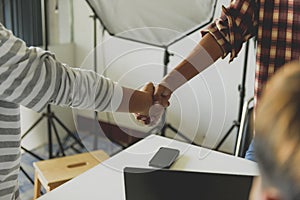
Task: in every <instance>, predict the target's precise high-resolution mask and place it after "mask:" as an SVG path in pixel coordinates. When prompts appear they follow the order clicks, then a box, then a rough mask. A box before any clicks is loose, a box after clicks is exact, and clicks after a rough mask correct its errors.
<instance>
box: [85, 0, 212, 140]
mask: <svg viewBox="0 0 300 200" xmlns="http://www.w3.org/2000/svg"><path fill="white" fill-rule="evenodd" d="M86 1H87V3H88V5H89V6H90V7H91V9H92V10H93V12H94V16H95V18H97V19H99V21H100V23H101V25H102V26H103V28H104V30H106V31H107V32H108V33H109V35H111V36H114V37H117V38H121V39H124V40H128V41H133V42H137V43H141V44H146V45H149V46H154V47H159V48H163V49H164V60H163V63H164V71H163V76H165V75H166V74H167V73H168V64H169V62H170V56H172V55H173V54H171V53H170V52H169V51H168V48H169V47H170V46H171V45H173V44H175V43H176V42H178V41H180V40H182V39H183V38H185V37H187V36H189V35H191V34H192V33H194V32H196V31H197V30H199V29H201V28H203V27H205V26H206V25H208V24H209V23H211V22H212V21H213V17H214V13H215V8H216V5H217V1H214V3H213V11H212V15H211V18H210V19H209V20H208V21H207V22H206V23H204V24H201V25H198V26H196V27H194V28H193V29H191V30H189V31H187V32H186V33H185V34H182V35H181V36H180V37H177V38H175V40H173V41H172V42H169V43H168V44H167V45H166V44H163V45H158V44H156V43H151V42H149V41H142V40H138V39H136V38H130V37H126V36H125V37H124V36H122V35H118V34H114V33H113V32H111V31H110V30H109V29H108V28H107V27H106V25H105V23H104V22H103V20H102V19H101V18H100V17H99V16H98V15H97V12H96V11H95V8H94V7H93V5H92V4H91V2H90V1H89V0H86ZM94 32H95V31H94ZM165 120H166V112H165V113H164V114H163V116H162V120H161V123H160V124H159V125H158V126H157V127H154V128H153V129H152V130H150V131H149V133H152V132H154V131H156V130H160V132H161V135H163V136H165V133H166V129H167V128H169V129H170V130H172V131H173V132H175V133H177V134H178V135H179V136H180V137H182V138H183V139H184V140H186V141H187V142H188V143H191V144H195V143H194V142H193V141H192V140H191V139H189V138H188V137H186V136H185V135H184V134H182V133H180V132H179V131H178V130H177V129H176V128H174V127H173V126H172V125H171V124H170V123H165Z"/></svg>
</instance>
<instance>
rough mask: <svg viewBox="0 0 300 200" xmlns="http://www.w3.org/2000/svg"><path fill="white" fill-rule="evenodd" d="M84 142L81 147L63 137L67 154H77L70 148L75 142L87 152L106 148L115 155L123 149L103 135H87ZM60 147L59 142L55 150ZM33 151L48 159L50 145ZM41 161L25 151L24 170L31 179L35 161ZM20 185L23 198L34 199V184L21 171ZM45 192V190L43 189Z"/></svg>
mask: <svg viewBox="0 0 300 200" xmlns="http://www.w3.org/2000/svg"><path fill="white" fill-rule="evenodd" d="M81 141H82V143H83V144H84V147H83V148H82V147H80V146H79V145H78V144H74V140H73V139H72V138H68V137H66V138H64V139H63V146H64V149H65V150H64V152H65V154H66V155H72V154H75V153H76V151H74V150H73V149H72V148H70V145H72V144H74V145H73V147H74V149H76V150H77V151H80V152H86V151H92V150H95V149H102V150H104V151H105V152H106V153H107V154H108V155H110V156H111V155H113V154H115V153H117V152H119V151H120V150H122V147H121V146H119V145H116V144H114V143H112V142H111V141H109V140H108V139H107V138H104V137H103V136H99V137H97V138H96V137H95V136H94V135H86V136H85V137H84V138H81ZM58 149H59V145H58V144H54V145H53V152H57V151H58ZM32 152H33V153H35V154H37V155H38V156H40V157H42V158H44V159H47V158H48V155H49V153H48V145H45V146H41V147H39V148H37V149H34V150H33V151H32ZM36 161H39V160H38V159H36V158H35V157H33V156H32V155H30V154H29V153H23V154H22V157H21V167H22V168H23V169H24V171H25V172H26V173H27V174H28V175H29V177H30V178H31V180H34V169H33V162H36ZM19 186H20V196H21V199H22V200H32V198H33V184H32V183H31V182H30V180H29V179H28V178H27V177H26V176H25V174H24V173H23V172H20V174H19ZM43 192H45V191H43Z"/></svg>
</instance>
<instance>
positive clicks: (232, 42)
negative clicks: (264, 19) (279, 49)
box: [201, 0, 258, 62]
mask: <svg viewBox="0 0 300 200" xmlns="http://www.w3.org/2000/svg"><path fill="white" fill-rule="evenodd" d="M257 12H258V8H257V4H256V1H255V0H232V1H231V3H230V5H229V7H228V8H225V7H224V6H222V15H221V17H220V18H218V19H216V20H215V21H214V22H213V23H212V24H211V25H209V26H208V27H207V28H206V29H205V30H203V31H201V34H202V36H203V35H205V34H207V33H210V34H211V35H212V36H213V37H214V38H215V39H216V41H217V42H218V44H219V45H220V46H221V48H222V50H223V52H224V54H223V58H225V57H226V56H227V55H228V54H229V53H230V54H231V55H230V61H229V62H231V61H232V60H233V59H234V58H235V57H236V56H237V54H238V53H239V51H240V50H241V48H242V45H243V42H245V41H247V40H248V39H249V38H251V37H252V36H254V35H256V32H257V24H258V13H257Z"/></svg>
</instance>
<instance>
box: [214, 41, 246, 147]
mask: <svg viewBox="0 0 300 200" xmlns="http://www.w3.org/2000/svg"><path fill="white" fill-rule="evenodd" d="M248 52H249V40H248V41H247V42H246V49H245V57H244V67H243V72H242V74H243V77H242V82H241V84H239V86H238V91H239V94H240V102H239V110H238V119H237V120H234V121H233V124H232V126H231V127H230V128H229V130H228V131H227V132H226V133H225V135H224V137H223V138H222V139H221V140H220V142H219V143H218V144H217V145H216V148H215V150H219V148H220V147H221V146H222V144H223V143H224V142H225V140H226V139H227V137H228V136H229V135H230V133H231V132H232V131H233V130H234V128H237V133H238V132H239V129H240V124H241V119H242V113H243V105H244V99H245V89H246V87H245V84H246V75H247V65H248ZM235 141H236V142H235V145H234V151H233V152H236V148H237V142H238V134H237V136H236V140H235Z"/></svg>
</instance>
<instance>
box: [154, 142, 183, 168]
mask: <svg viewBox="0 0 300 200" xmlns="http://www.w3.org/2000/svg"><path fill="white" fill-rule="evenodd" d="M179 153H180V152H179V150H178V149H173V148H169V147H160V148H159V150H158V151H157V152H156V153H155V154H154V156H153V157H152V158H151V160H150V161H149V166H151V167H158V168H170V167H171V165H172V164H173V162H174V161H175V160H176V159H177V157H178V155H179Z"/></svg>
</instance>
